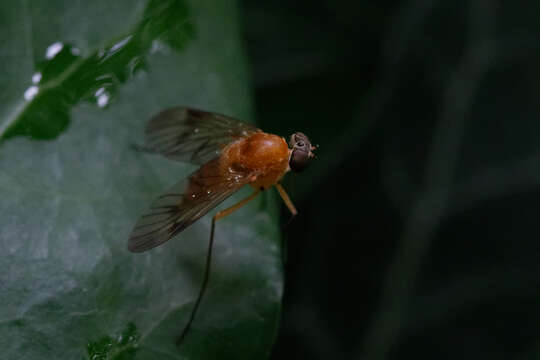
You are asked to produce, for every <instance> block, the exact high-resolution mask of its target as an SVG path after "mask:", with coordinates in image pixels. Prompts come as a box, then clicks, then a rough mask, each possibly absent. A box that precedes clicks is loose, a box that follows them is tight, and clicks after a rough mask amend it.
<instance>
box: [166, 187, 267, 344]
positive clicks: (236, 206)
mask: <svg viewBox="0 0 540 360" xmlns="http://www.w3.org/2000/svg"><path fill="white" fill-rule="evenodd" d="M259 192H260V190H255V191H254V192H253V194H251V195H250V196H248V197H247V198H245V199H243V200H241V201H240V202H238V203H236V204H234V205H233V206H231V207H228V208H227V209H224V210H221V211H219V212H218V213H216V215H214V217H213V218H212V226H211V228H210V242H209V243H208V251H207V253H206V265H205V268H204V278H203V282H202V285H201V289H200V290H199V295H198V296H197V300H196V301H195V305H194V306H193V310H191V315H190V316H189V320H188V322H187V324H186V326H185V327H184V329H183V330H182V333H181V334H180V336H179V337H178V339H177V340H176V345H180V344H181V343H182V341H183V340H184V338H185V337H186V335H187V333H188V331H189V329H190V327H191V323H192V322H193V319H194V318H195V314H196V313H197V309H198V308H199V304H200V303H201V300H202V297H203V295H204V291H205V290H206V285H207V284H208V278H209V276H210V264H211V260H212V247H213V245H214V229H215V226H216V220H219V219H222V218H224V217H225V216H227V215H229V214H231V213H232V212H233V211H235V210H238V209H239V208H241V207H242V206H244V205H245V204H247V203H248V202H250V201H251V200H253V199H254V198H255V197H256V196H257V195H258V194H259Z"/></svg>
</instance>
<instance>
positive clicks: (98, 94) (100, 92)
mask: <svg viewBox="0 0 540 360" xmlns="http://www.w3.org/2000/svg"><path fill="white" fill-rule="evenodd" d="M104 92H105V88H104V87H101V88H99V89H97V91H96V94H95V95H96V97H99V96H100V95H101V94H103V93H104Z"/></svg>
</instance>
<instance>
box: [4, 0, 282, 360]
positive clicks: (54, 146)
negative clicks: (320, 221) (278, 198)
mask: <svg viewBox="0 0 540 360" xmlns="http://www.w3.org/2000/svg"><path fill="white" fill-rule="evenodd" d="M236 11H237V9H236V5H235V6H231V3H230V2H227V1H225V0H222V1H221V0H220V1H211V2H206V1H202V2H201V1H196V0H193V1H189V2H187V3H186V2H184V1H179V0H178V1H173V0H167V1H157V0H155V1H153V0H152V1H149V2H147V1H133V0H130V1H128V0H123V1H114V2H113V1H110V0H107V1H105V0H99V1H95V2H91V3H84V2H73V1H60V0H55V1H45V0H43V1H36V2H32V3H31V4H30V3H28V2H11V3H9V4H6V3H1V4H0V20H1V22H0V40H1V41H2V44H3V47H2V49H1V50H0V64H1V65H2V72H1V73H0V88H1V89H2V92H0V138H2V139H3V140H1V141H2V142H0V169H2V171H0V194H1V197H2V198H1V201H0V215H1V216H0V251H1V254H2V255H1V256H0V268H1V269H2V272H0V291H1V296H0V347H1V349H2V358H3V359H19V358H24V359H74V358H75V359H81V358H92V357H94V355H95V356H106V357H105V358H110V359H131V358H135V359H156V358H159V359H186V358H189V359H216V358H219V359H227V358H230V359H246V358H249V359H253V358H257V359H259V358H265V357H266V356H267V354H268V353H269V351H270V347H271V345H272V342H273V340H274V336H275V332H276V328H277V321H278V316H279V310H280V301H281V295H282V286H283V284H282V273H281V256H280V241H279V231H278V226H277V220H276V218H277V215H276V214H277V212H276V203H275V201H274V200H275V199H274V197H273V196H271V195H270V194H263V196H260V197H259V198H258V199H257V200H256V201H254V202H252V203H250V204H248V205H247V206H246V207H244V208H242V209H241V210H239V211H238V212H236V213H234V214H232V215H231V216H230V217H227V218H225V219H223V220H220V221H219V222H218V224H217V227H216V239H215V240H216V241H215V245H214V256H213V259H212V260H213V261H212V270H211V274H210V283H209V287H208V289H207V293H206V296H205V298H204V299H203V301H202V303H201V307H200V309H199V312H198V314H197V317H196V318H195V321H194V323H193V326H192V330H191V332H190V333H189V334H188V336H187V337H186V339H185V341H184V343H183V344H182V346H181V347H180V348H177V347H176V346H175V345H174V341H175V339H176V337H177V336H178V335H179V333H180V331H181V329H182V327H183V325H184V324H185V323H186V321H187V318H188V316H189V313H190V311H191V309H192V306H193V302H194V300H195V297H196V295H197V293H198V290H199V287H200V284H201V281H202V275H203V267H204V261H205V255H206V246H207V244H208V237H209V225H210V224H209V217H206V218H204V219H202V220H200V221H199V222H197V223H196V224H194V225H193V226H191V227H190V228H188V229H187V230H185V231H184V232H183V233H181V234H180V235H179V236H178V237H177V238H175V239H173V240H171V241H169V242H168V243H166V244H164V245H163V246H161V247H158V248H156V249H154V250H152V251H150V252H147V253H143V254H132V253H129V252H128V251H127V238H128V236H129V233H130V231H131V228H132V226H133V225H134V223H135V221H136V219H137V217H138V216H139V215H140V214H141V213H142V212H143V211H144V210H145V209H146V207H147V206H149V203H150V202H151V201H152V199H153V198H155V197H156V196H158V195H159V194H160V193H161V192H163V191H164V190H166V189H167V188H168V187H169V186H171V185H172V184H174V183H176V182H177V181H179V180H180V179H181V178H183V177H185V176H187V175H188V174H189V173H190V172H191V171H193V170H194V169H195V168H194V167H193V166H191V165H188V164H182V163H176V162H172V161H169V160H167V159H164V158H162V157H159V156H156V155H150V154H145V153H140V152H136V151H134V150H133V149H132V147H131V146H130V145H131V144H133V143H141V141H142V137H143V129H144V125H145V123H146V121H147V120H148V119H149V118H150V117H151V116H152V115H153V114H155V113H156V112H158V111H160V110H162V109H164V108H166V107H170V106H175V105H189V106H194V107H199V108H202V109H205V110H209V111H217V112H221V113H225V114H228V115H232V116H236V117H238V118H240V119H243V120H246V121H248V120H249V118H250V115H251V99H250V94H249V88H248V85H247V84H248V81H247V73H246V63H245V59H244V54H243V49H242V47H241V41H240V33H239V29H238V18H237V16H238V15H237V12H236ZM51 46H53V47H52V50H51ZM58 50H59V51H58ZM47 51H49V57H50V58H49V59H47ZM52 53H54V56H51V54H52ZM36 74H40V75H36ZM32 87H36V88H37V92H36V91H35V90H36V89H35V88H32ZM29 89H34V90H29ZM29 91H30V94H29V93H28V92H29ZM32 93H33V94H32ZM25 94H26V99H25ZM36 139H40V140H36ZM45 139H46V140H45ZM249 193H250V190H249V189H247V188H246V189H243V190H241V191H240V192H239V193H238V194H237V195H235V196H234V197H233V199H229V200H228V201H226V202H225V204H224V205H223V206H227V205H230V204H232V203H233V202H234V201H237V200H239V199H240V198H242V197H244V196H247V195H248V194H249ZM126 334H131V340H130V341H129V342H128V343H123V342H122V341H123V340H121V339H120V340H119V336H120V335H122V336H124V335H126ZM124 339H125V336H124ZM96 358H99V357H96Z"/></svg>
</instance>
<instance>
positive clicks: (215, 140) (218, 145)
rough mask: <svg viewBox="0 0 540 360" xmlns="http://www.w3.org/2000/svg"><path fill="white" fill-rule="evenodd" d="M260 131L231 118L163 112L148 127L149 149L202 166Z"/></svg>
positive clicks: (182, 110) (192, 111) (181, 109)
mask: <svg viewBox="0 0 540 360" xmlns="http://www.w3.org/2000/svg"><path fill="white" fill-rule="evenodd" d="M257 131H260V130H259V129H258V128H256V127H254V126H253V125H249V124H244V123H242V122H240V121H238V120H236V119H233V118H231V117H228V116H224V115H220V114H214V113H210V112H206V111H201V110H197V109H192V108H186V107H175V108H170V109H167V110H164V111H162V112H160V113H159V114H157V115H156V116H154V117H153V118H152V119H150V121H149V122H148V125H147V127H146V139H145V140H146V146H147V148H148V149H149V150H152V151H155V152H158V153H160V154H162V155H164V156H166V157H168V158H171V159H173V160H179V161H184V162H190V163H192V164H197V165H202V164H204V163H206V162H208V161H210V160H212V159H214V158H215V157H217V156H218V155H219V154H220V152H221V149H223V148H224V147H225V146H226V145H227V144H229V143H230V142H232V141H234V140H236V139H238V138H241V137H247V136H249V135H251V134H253V133H254V132H257Z"/></svg>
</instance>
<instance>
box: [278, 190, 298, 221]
mask: <svg viewBox="0 0 540 360" xmlns="http://www.w3.org/2000/svg"><path fill="white" fill-rule="evenodd" d="M276 189H277V191H278V193H279V196H281V198H282V199H283V202H284V203H285V205H287V207H288V208H289V211H290V212H291V218H290V219H289V221H287V223H286V224H285V225H288V224H290V223H291V221H292V220H293V219H294V217H295V216H296V215H297V214H298V211H296V208H295V207H294V204H293V203H292V201H291V198H290V197H289V195H287V192H286V191H285V189H284V188H283V186H281V184H279V183H277V184H276Z"/></svg>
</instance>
